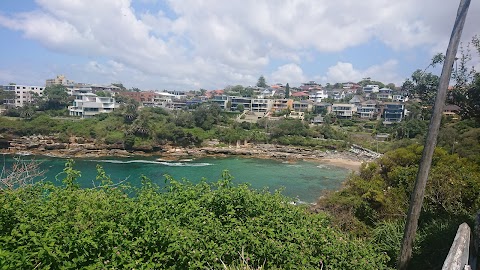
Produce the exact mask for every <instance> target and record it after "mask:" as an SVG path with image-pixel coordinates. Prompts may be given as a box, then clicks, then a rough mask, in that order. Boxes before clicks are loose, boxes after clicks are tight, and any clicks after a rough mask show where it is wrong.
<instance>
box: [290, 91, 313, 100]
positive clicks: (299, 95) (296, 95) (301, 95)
mask: <svg viewBox="0 0 480 270" xmlns="http://www.w3.org/2000/svg"><path fill="white" fill-rule="evenodd" d="M290 97H291V98H300V99H308V98H309V95H308V93H306V91H300V92H295V93H293V94H291V95H290Z"/></svg>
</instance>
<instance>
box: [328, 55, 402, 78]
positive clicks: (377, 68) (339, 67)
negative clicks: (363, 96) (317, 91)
mask: <svg viewBox="0 0 480 270" xmlns="http://www.w3.org/2000/svg"><path fill="white" fill-rule="evenodd" d="M397 64H398V62H397V61H396V60H389V61H387V62H385V63H382V64H380V65H373V66H370V67H368V68H367V69H364V70H360V69H356V68H355V67H354V66H353V64H352V63H346V62H338V63H337V64H336V65H334V66H331V67H329V68H328V71H327V74H326V76H324V77H323V78H322V81H323V82H329V83H337V82H347V81H353V82H358V81H361V80H362V79H363V78H366V77H370V78H372V79H373V80H376V81H381V82H384V83H390V82H393V83H395V84H399V83H400V82H401V81H402V80H403V79H404V78H401V77H400V76H399V75H398V73H397V71H396V67H397Z"/></svg>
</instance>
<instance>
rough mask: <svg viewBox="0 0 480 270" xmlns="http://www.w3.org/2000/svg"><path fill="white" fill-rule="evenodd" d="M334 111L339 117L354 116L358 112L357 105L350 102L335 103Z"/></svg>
mask: <svg viewBox="0 0 480 270" xmlns="http://www.w3.org/2000/svg"><path fill="white" fill-rule="evenodd" d="M332 113H334V114H335V115H337V117H339V118H352V117H353V116H354V115H355V114H356V113H357V106H355V105H354V104H348V103H338V104H333V105H332Z"/></svg>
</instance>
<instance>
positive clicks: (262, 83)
mask: <svg viewBox="0 0 480 270" xmlns="http://www.w3.org/2000/svg"><path fill="white" fill-rule="evenodd" d="M257 86H258V87H267V82H266V81H265V77H263V75H262V76H260V77H259V78H258V81H257Z"/></svg>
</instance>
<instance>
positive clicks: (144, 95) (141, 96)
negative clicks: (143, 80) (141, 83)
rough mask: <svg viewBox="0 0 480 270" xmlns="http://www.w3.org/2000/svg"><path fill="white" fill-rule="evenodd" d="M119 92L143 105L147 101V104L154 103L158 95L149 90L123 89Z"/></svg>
mask: <svg viewBox="0 0 480 270" xmlns="http://www.w3.org/2000/svg"><path fill="white" fill-rule="evenodd" d="M92 92H93V93H95V91H93V89H92ZM118 94H119V95H121V96H123V97H128V98H131V99H133V100H135V101H136V102H138V103H140V104H142V105H143V104H144V103H147V104H149V103H153V102H154V98H155V95H156V94H155V93H154V92H147V91H141V92H132V91H122V92H119V93H118Z"/></svg>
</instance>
